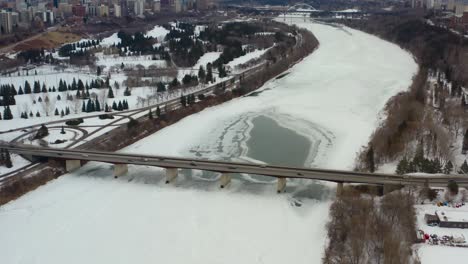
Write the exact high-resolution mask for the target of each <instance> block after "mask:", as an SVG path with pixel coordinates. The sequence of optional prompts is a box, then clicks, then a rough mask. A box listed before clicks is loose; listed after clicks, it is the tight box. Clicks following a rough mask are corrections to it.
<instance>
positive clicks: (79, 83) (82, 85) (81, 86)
mask: <svg viewBox="0 0 468 264" xmlns="http://www.w3.org/2000/svg"><path fill="white" fill-rule="evenodd" d="M84 89H85V86H84V84H83V81H81V79H78V90H82V91H83V90H84Z"/></svg>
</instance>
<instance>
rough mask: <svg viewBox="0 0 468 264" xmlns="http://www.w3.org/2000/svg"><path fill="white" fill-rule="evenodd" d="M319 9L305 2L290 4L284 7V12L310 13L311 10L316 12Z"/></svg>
mask: <svg viewBox="0 0 468 264" xmlns="http://www.w3.org/2000/svg"><path fill="white" fill-rule="evenodd" d="M317 11H320V10H318V9H315V8H314V7H313V6H311V5H309V4H306V3H297V4H294V5H292V6H288V7H287V9H286V12H292V13H311V12H317Z"/></svg>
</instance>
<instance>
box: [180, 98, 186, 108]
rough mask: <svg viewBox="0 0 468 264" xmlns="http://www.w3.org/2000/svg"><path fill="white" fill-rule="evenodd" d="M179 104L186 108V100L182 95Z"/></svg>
mask: <svg viewBox="0 0 468 264" xmlns="http://www.w3.org/2000/svg"><path fill="white" fill-rule="evenodd" d="M180 104H181V105H182V106H184V107H185V106H187V98H185V96H184V95H181V96H180Z"/></svg>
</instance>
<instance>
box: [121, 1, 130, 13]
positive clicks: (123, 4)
mask: <svg viewBox="0 0 468 264" xmlns="http://www.w3.org/2000/svg"><path fill="white" fill-rule="evenodd" d="M120 9H121V14H122V16H124V17H125V16H128V6H127V0H121V1H120Z"/></svg>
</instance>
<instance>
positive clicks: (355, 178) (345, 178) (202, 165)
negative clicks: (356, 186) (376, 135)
mask: <svg viewBox="0 0 468 264" xmlns="http://www.w3.org/2000/svg"><path fill="white" fill-rule="evenodd" d="M0 148H4V149H8V150H9V151H11V152H14V153H18V154H23V155H30V156H36V157H47V158H55V159H65V160H67V159H68V160H86V161H100V162H108V163H113V164H135V165H145V166H155V167H162V168H181V169H196V170H205V171H213V172H220V173H246V174H257V175H265V176H272V177H277V178H298V179H312V180H323V181H331V182H346V183H368V184H401V185H419V186H424V185H425V184H428V185H429V186H445V185H446V184H447V182H448V181H449V180H455V181H457V182H458V183H459V184H464V185H466V184H468V177H466V176H463V175H437V176H425V175H424V176H418V175H394V174H381V173H363V172H353V171H342V170H328V169H317V168H299V167H287V166H274V165H259V164H251V163H240V162H228V161H213V160H204V159H193V158H177V157H168V156H154V155H140V154H130V153H116V152H103V151H89V150H76V149H72V150H70V149H54V148H44V147H35V146H29V145H20V144H8V143H7V144H0Z"/></svg>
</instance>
